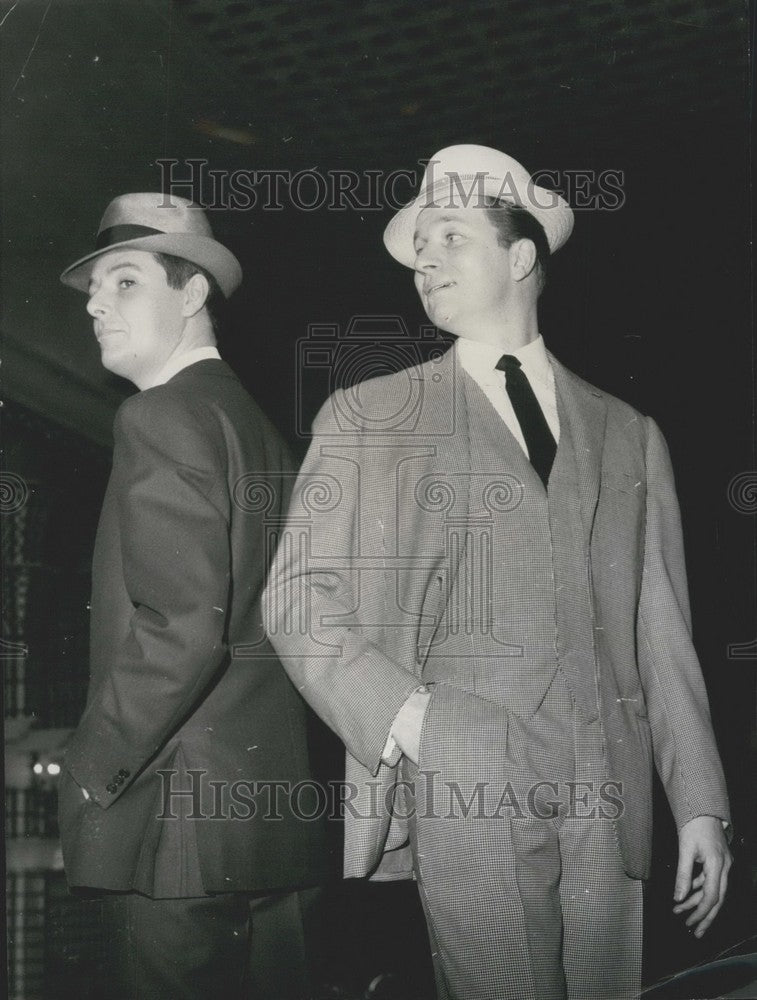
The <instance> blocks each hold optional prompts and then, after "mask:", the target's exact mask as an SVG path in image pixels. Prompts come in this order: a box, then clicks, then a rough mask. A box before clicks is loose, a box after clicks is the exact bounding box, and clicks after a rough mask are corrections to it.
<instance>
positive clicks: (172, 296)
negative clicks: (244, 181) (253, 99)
mask: <svg viewBox="0 0 757 1000" xmlns="http://www.w3.org/2000/svg"><path fill="white" fill-rule="evenodd" d="M61 277H62V280H63V281H64V282H65V283H67V284H69V285H71V286H73V287H74V288H77V289H80V290H81V291H84V292H86V294H87V295H88V301H87V311H88V312H89V314H90V316H91V317H92V319H93V322H94V332H95V336H96V337H97V341H98V343H99V346H100V351H101V356H102V363H103V365H104V366H105V368H107V369H108V370H109V371H111V372H115V373H116V374H118V375H121V376H123V377H124V378H127V379H129V380H130V381H132V382H133V383H134V384H135V385H136V387H137V389H139V390H140V391H139V392H138V393H137V394H136V395H133V396H131V397H130V398H129V399H127V400H126V402H125V403H124V404H123V405H122V406H121V407H120V409H119V411H118V413H117V415H116V420H115V425H114V437H115V448H114V453H113V469H112V473H111V476H110V481H109V483H108V488H107V493H106V496H105V501H104V504H103V509H102V513H101V517H100V524H99V528H98V533H97V539H96V543H95V553H94V565H93V577H92V612H91V613H92V620H91V658H90V660H91V662H90V667H91V681H90V688H89V693H88V698H87V706H86V710H85V712H84V716H83V718H82V720H81V722H80V724H79V727H78V729H77V730H76V732H75V734H74V736H73V739H72V741H71V744H70V745H69V747H68V750H67V753H66V757H65V764H64V769H63V775H62V782H61V788H60V828H61V838H62V843H63V856H64V862H65V867H66V873H67V876H68V881H69V884H70V885H71V887H72V888H74V889H79V890H90V892H91V890H97V891H98V892H99V893H100V899H101V902H100V903H98V904H97V905H100V906H101V907H102V908H103V911H104V913H105V917H106V919H107V921H108V925H109V930H108V935H109V937H110V938H111V940H110V941H109V942H108V943H109V944H110V945H113V946H114V948H115V953H116V954H115V959H114V962H113V964H112V965H109V966H108V969H107V972H108V981H107V983H105V984H103V996H106V995H107V996H108V997H114V996H118V997H125V998H129V1000H135V998H140V1000H141V998H155V1000H157V998H160V1000H167V998H182V1000H190V998H197V1000H207V998H208V997H211V996H219V997H242V996H245V997H247V996H253V995H254V996H263V997H265V998H266V1000H274V998H283V997H287V998H298V1000H302V998H304V997H305V996H306V995H308V993H309V991H308V989H307V986H306V982H305V979H306V970H305V962H304V941H303V921H302V913H301V897H300V894H299V893H298V892H297V891H295V890H298V889H299V888H300V887H303V886H308V885H314V884H317V883H318V881H319V880H320V879H321V877H322V875H323V869H324V854H323V850H322V830H321V828H320V826H319V823H318V822H303V821H302V816H301V815H296V814H295V813H294V812H293V811H292V809H290V808H288V807H287V798H286V795H280V796H278V798H277V799H276V800H274V801H273V803H272V802H271V794H270V790H271V785H270V783H272V782H281V783H284V784H283V785H282V787H287V786H288V787H292V786H293V785H296V784H297V783H298V782H301V781H303V780H306V779H308V777H309V771H308V755H307V749H306V743H305V718H304V705H303V703H302V701H301V699H300V697H299V695H298V694H297V692H296V691H295V690H294V688H293V686H292V684H291V682H290V681H289V678H288V677H287V676H286V674H285V673H284V671H283V670H282V669H281V665H280V663H279V662H278V660H277V658H276V655H275V653H274V652H273V650H272V649H271V647H270V644H269V643H268V642H267V640H266V638H265V633H264V630H263V627H262V615H261V608H260V597H261V593H262V590H263V585H264V582H265V576H266V571H267V555H266V553H267V544H266V537H265V528H264V523H263V520H262V518H263V513H264V511H263V507H265V504H263V505H260V504H256V503H255V502H254V494H255V493H256V492H258V493H259V492H261V491H262V492H264V493H265V495H266V496H267V497H268V498H269V500H270V503H269V504H268V506H269V507H270V509H271V512H272V513H273V514H274V515H275V514H276V513H277V512H278V513H280V512H281V511H282V509H283V504H284V501H285V499H286V492H288V489H287V478H288V476H290V475H291V473H290V469H291V465H290V460H289V457H288V454H287V450H286V447H285V446H284V444H283V442H282V440H281V438H280V436H279V435H278V433H277V432H276V430H275V429H274V428H273V426H272V425H271V424H270V423H269V422H268V420H267V419H266V417H265V416H264V415H263V413H262V412H261V411H260V409H259V408H258V407H257V405H256V404H255V402H254V401H253V400H252V399H251V398H250V396H249V395H248V394H247V393H246V392H245V390H244V389H243V388H242V386H241V384H240V383H239V381H238V380H237V378H236V377H235V375H234V373H233V372H232V371H231V369H230V368H229V367H228V366H227V365H226V364H225V363H224V362H223V361H222V360H221V359H220V356H219V353H218V350H217V348H216V346H215V345H216V340H215V335H214V321H213V318H212V314H211V311H210V310H211V308H212V307H211V304H210V303H211V297H212V296H213V295H216V294H218V293H219V292H220V294H222V295H224V296H229V295H230V294H231V293H232V292H233V291H234V289H235V288H236V287H237V286H238V284H239V282H240V280H241V269H240V266H239V263H238V261H237V260H236V258H235V257H234V255H233V254H232V253H231V252H230V251H229V250H228V249H227V248H226V247H224V246H223V245H222V244H220V243H218V242H217V241H216V240H215V239H214V238H213V234H212V232H211V230H210V226H209V224H208V222H207V220H206V218H205V216H204V214H203V213H202V211H201V210H200V209H198V208H197V207H195V206H193V205H192V204H191V203H190V202H188V201H186V200H184V199H181V198H175V197H171V198H169V197H168V196H164V195H160V194H127V195H122V196H120V197H118V198H116V199H115V200H114V201H113V202H111V204H110V205H109V206H108V208H107V209H106V212H105V215H104V216H103V220H102V223H101V225H100V231H99V234H98V240H97V245H96V249H95V251H94V252H93V253H90V254H88V255H87V256H86V257H83V258H82V259H80V260H78V261H76V263H74V264H72V265H71V266H70V267H69V268H67V269H66V271H64V273H63V275H62V276H61ZM301 808H302V809H303V810H304V809H305V808H309V806H306V805H305V804H301ZM250 954H252V961H250ZM248 964H249V966H250V968H249V970H248Z"/></svg>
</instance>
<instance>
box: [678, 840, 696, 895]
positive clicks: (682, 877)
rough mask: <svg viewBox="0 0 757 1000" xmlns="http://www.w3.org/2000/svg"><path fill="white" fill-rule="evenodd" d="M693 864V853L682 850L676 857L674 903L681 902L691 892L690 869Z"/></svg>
mask: <svg viewBox="0 0 757 1000" xmlns="http://www.w3.org/2000/svg"><path fill="white" fill-rule="evenodd" d="M693 864H694V858H693V855H692V854H690V853H689V852H688V851H684V850H682V851H681V853H680V855H679V858H678V870H677V871H676V884H675V892H674V895H673V899H674V900H675V901H676V903H681V902H682V901H683V900H684V899H686V897H687V896H688V894H689V893H690V892H691V869H692V866H693Z"/></svg>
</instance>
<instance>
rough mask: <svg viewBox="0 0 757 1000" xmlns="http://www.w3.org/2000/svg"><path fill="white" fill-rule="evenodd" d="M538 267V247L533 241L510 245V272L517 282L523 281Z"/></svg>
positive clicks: (520, 241) (516, 242)
mask: <svg viewBox="0 0 757 1000" xmlns="http://www.w3.org/2000/svg"><path fill="white" fill-rule="evenodd" d="M535 267H536V247H535V245H534V241H533V240H528V239H522V240H516V241H515V242H514V243H511V244H510V271H511V273H512V276H513V278H515V280H516V281H523V279H524V278H527V277H528V276H529V274H531V272H532V271H533V269H534V268H535Z"/></svg>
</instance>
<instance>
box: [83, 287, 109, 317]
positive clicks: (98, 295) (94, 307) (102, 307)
mask: <svg viewBox="0 0 757 1000" xmlns="http://www.w3.org/2000/svg"><path fill="white" fill-rule="evenodd" d="M106 310H107V304H106V302H105V298H104V296H103V294H102V292H101V291H97V292H92V294H91V295H90V297H89V299H88V300H87V312H88V313H89V315H90V316H93V317H94V318H95V319H97V317H98V316H103V315H104V314H105V312H106Z"/></svg>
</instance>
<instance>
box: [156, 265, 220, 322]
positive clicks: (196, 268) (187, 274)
mask: <svg viewBox="0 0 757 1000" xmlns="http://www.w3.org/2000/svg"><path fill="white" fill-rule="evenodd" d="M153 257H154V258H155V260H156V261H157V262H158V264H160V266H161V267H162V268H163V270H164V271H165V272H166V281H167V282H168V285H169V287H170V288H183V287H184V286H185V285H186V283H187V282H188V281H189V279H190V278H191V277H192V275H193V274H201V275H202V276H203V278H205V280H206V281H207V283H208V289H209V291H208V297H207V299H206V300H205V308H206V309H207V311H208V316H209V317H210V322H211V324H212V326H213V332H214V333H217V332H218V311H219V309H218V307H219V305H220V303H221V291H220V289H219V287H218V282H217V281H216V279H215V278H214V277H213V275H212V274H208V272H207V271H206V270H205V268H204V267H200V265H199V264H193V263H192V261H191V260H186V259H185V258H184V257H174V255H173V254H170V253H157V252H153Z"/></svg>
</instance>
